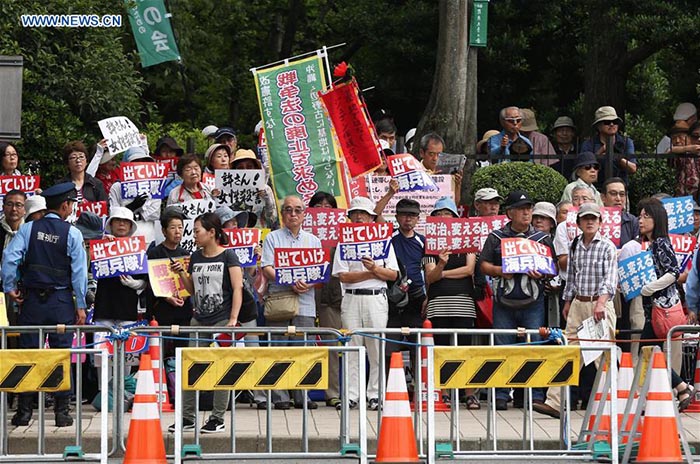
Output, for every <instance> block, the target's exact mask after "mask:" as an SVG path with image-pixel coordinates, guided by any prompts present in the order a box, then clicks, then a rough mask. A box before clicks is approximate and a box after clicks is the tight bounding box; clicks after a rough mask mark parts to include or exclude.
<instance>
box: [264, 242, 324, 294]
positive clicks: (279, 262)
mask: <svg viewBox="0 0 700 464" xmlns="http://www.w3.org/2000/svg"><path fill="white" fill-rule="evenodd" d="M330 263H331V254H330V251H329V250H327V249H322V248H276V249H275V282H277V283H278V284H279V285H294V283H295V282H297V281H301V282H305V283H307V284H316V283H323V282H328V279H329V277H330Z"/></svg>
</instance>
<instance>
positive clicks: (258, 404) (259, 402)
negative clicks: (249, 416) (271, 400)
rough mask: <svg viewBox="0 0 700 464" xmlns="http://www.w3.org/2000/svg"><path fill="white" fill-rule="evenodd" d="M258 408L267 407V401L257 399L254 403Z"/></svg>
mask: <svg viewBox="0 0 700 464" xmlns="http://www.w3.org/2000/svg"><path fill="white" fill-rule="evenodd" d="M255 404H256V405H257V408H258V409H267V401H258V402H257V403H255Z"/></svg>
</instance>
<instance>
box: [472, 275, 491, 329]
mask: <svg viewBox="0 0 700 464" xmlns="http://www.w3.org/2000/svg"><path fill="white" fill-rule="evenodd" d="M481 288H482V291H483V294H484V295H483V298H481V299H480V300H477V299H475V300H474V303H475V304H476V326H477V327H478V328H479V329H490V328H491V327H493V291H491V286H490V285H488V284H486V285H484V286H483V287H481Z"/></svg>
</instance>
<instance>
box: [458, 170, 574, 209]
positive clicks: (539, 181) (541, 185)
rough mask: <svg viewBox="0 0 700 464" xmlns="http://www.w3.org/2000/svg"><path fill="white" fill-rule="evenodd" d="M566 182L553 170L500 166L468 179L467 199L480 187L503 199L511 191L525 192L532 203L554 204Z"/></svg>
mask: <svg viewBox="0 0 700 464" xmlns="http://www.w3.org/2000/svg"><path fill="white" fill-rule="evenodd" d="M566 184H567V182H566V179H565V178H564V176H562V175H561V174H559V173H558V172H557V171H555V170H554V169H552V168H550V167H548V166H544V165H541V164H534V163H529V162H527V163H526V162H518V161H516V162H512V163H501V164H495V165H492V166H487V167H485V168H480V169H477V170H476V172H475V173H474V175H473V176H472V185H471V198H474V193H475V192H476V191H477V190H479V189H480V188H484V187H492V188H495V189H496V190H498V193H500V194H501V195H502V196H503V197H505V196H506V195H508V193H510V192H512V191H513V190H524V191H526V192H527V193H528V194H529V195H530V196H531V197H532V199H533V200H534V201H535V202H538V201H548V202H550V203H553V204H557V203H558V202H559V200H560V199H561V194H562V192H563V191H564V187H566Z"/></svg>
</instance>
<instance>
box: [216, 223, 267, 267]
mask: <svg viewBox="0 0 700 464" xmlns="http://www.w3.org/2000/svg"><path fill="white" fill-rule="evenodd" d="M224 233H225V234H226V237H227V238H228V243H227V244H226V245H224V248H232V249H233V250H234V252H235V253H236V256H237V257H238V262H240V263H241V267H251V266H255V265H257V264H258V256H257V255H256V254H255V247H256V246H258V245H259V244H260V229H248V228H244V229H224Z"/></svg>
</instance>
